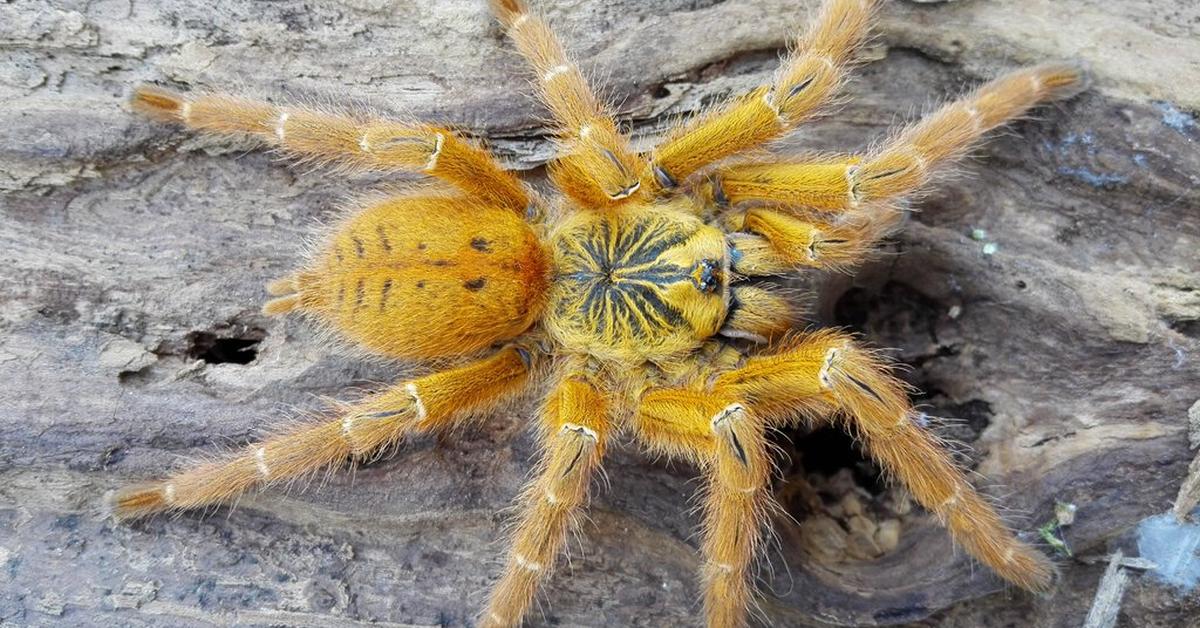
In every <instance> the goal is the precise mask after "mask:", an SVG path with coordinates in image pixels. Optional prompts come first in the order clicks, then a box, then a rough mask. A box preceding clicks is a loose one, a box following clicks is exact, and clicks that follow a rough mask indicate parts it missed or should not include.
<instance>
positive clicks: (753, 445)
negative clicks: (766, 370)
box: [634, 388, 771, 628]
mask: <svg viewBox="0 0 1200 628" xmlns="http://www.w3.org/2000/svg"><path fill="white" fill-rule="evenodd" d="M634 426H635V429H636V430H637V433H638V436H639V438H640V439H641V440H642V441H643V442H644V443H645V444H646V445H647V446H648V447H650V448H651V449H652V450H655V451H658V452H660V453H665V454H668V455H670V456H677V457H683V458H687V459H690V460H691V461H693V462H695V463H696V464H698V465H699V466H700V467H701V468H702V469H703V470H704V475H705V479H706V483H705V499H704V532H703V541H702V545H701V551H702V553H703V555H704V566H703V567H702V572H701V576H702V580H703V583H704V610H705V615H706V617H707V625H708V626H711V627H714V628H726V627H733V626H744V625H746V622H747V618H746V616H747V610H748V608H749V607H750V605H751V604H752V602H753V598H754V594H755V592H754V583H753V580H752V574H751V572H750V568H751V565H752V563H753V560H754V558H755V556H757V555H758V553H759V550H760V549H761V547H762V545H763V542H764V537H765V532H766V529H767V522H768V517H767V514H768V510H769V508H770V505H771V501H770V498H769V493H768V491H767V481H768V479H769V477H770V470H771V462H770V459H769V457H768V455H767V444H766V436H765V429H764V426H763V425H762V423H761V421H760V420H759V418H758V417H757V416H756V414H754V413H752V412H750V411H748V410H747V407H746V405H744V404H743V403H741V402H739V401H737V398H736V397H735V396H733V395H729V394H726V393H725V392H723V391H712V392H704V391H697V390H688V389H666V388H664V389H653V390H650V391H648V392H647V393H646V394H644V395H643V396H642V399H641V402H640V403H639V405H638V410H637V413H636V415H635V418H634Z"/></svg>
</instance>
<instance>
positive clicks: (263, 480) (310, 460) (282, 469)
mask: <svg viewBox="0 0 1200 628" xmlns="http://www.w3.org/2000/svg"><path fill="white" fill-rule="evenodd" d="M528 374H529V367H528V366H527V364H526V362H525V360H524V359H523V358H522V357H521V354H520V352H519V350H518V349H517V348H515V347H508V348H505V349H503V350H502V351H500V352H499V353H497V354H496V355H493V356H491V357H489V358H485V359H483V360H480V361H477V362H474V363H471V364H467V365H464V366H461V367H458V368H455V369H451V370H448V371H442V372H440V373H434V374H432V375H427V376H425V377H421V378H417V379H415V380H412V381H410V382H407V383H404V384H399V385H396V386H393V387H391V388H389V389H387V390H385V391H383V392H381V393H378V394H376V395H373V396H371V397H369V398H368V399H366V400H364V401H362V402H360V403H356V404H353V405H350V406H348V407H347V408H345V409H344V410H343V411H342V412H341V413H340V415H341V416H339V417H338V418H335V419H332V420H329V421H326V422H323V423H317V424H313V425H305V426H301V427H298V428H296V429H294V430H292V431H290V432H285V433H282V434H280V435H277V436H275V437H272V438H269V439H267V440H265V441H263V442H260V443H255V444H252V445H250V446H248V447H246V448H245V449H243V450H242V452H241V453H240V454H238V455H235V456H233V457H230V458H226V459H223V460H218V461H215V462H211V463H208V464H204V465H200V466H197V467H193V468H191V469H187V470H185V471H183V472H182V473H179V474H177V475H175V476H172V477H170V478H168V479H165V480H162V481H158V482H149V483H143V484H138V485H134V486H130V487H128V488H125V489H122V490H120V491H118V492H116V493H115V494H114V495H113V498H112V500H111V502H112V503H111V507H112V510H113V512H112V514H113V515H114V516H115V517H116V518H118V519H135V518H139V517H144V516H147V515H152V514H155V513H158V512H163V511H167V510H186V509H191V508H201V507H204V506H209V505H213V504H218V503H222V502H228V501H230V500H232V499H234V498H236V497H237V496H239V495H241V494H243V493H244V492H246V491H248V490H250V489H252V488H255V487H257V486H262V485H267V484H272V483H276V482H280V481H284V480H289V479H292V478H296V477H299V476H303V475H305V474H307V473H313V472H316V471H318V470H320V469H322V468H324V467H328V466H331V465H336V464H340V463H342V462H344V461H345V460H347V459H348V458H350V457H351V456H355V457H362V456H366V455H369V454H371V453H373V452H378V451H380V450H382V449H384V448H385V447H387V446H388V445H391V444H394V443H396V442H398V440H399V439H401V438H402V437H404V436H406V435H409V434H412V433H416V432H420V431H428V430H435V429H442V428H446V427H449V426H451V425H453V424H454V423H455V422H456V421H457V420H459V419H461V418H463V417H464V416H470V415H471V414H472V413H473V412H476V411H479V410H482V409H486V408H489V407H493V406H495V405H496V404H498V403H500V402H501V401H503V400H504V399H506V398H509V397H511V396H513V395H514V394H516V393H517V392H519V391H520V390H521V389H523V388H524V386H525V384H526V382H527V380H528Z"/></svg>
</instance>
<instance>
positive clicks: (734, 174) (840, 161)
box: [697, 64, 1086, 211]
mask: <svg viewBox="0 0 1200 628" xmlns="http://www.w3.org/2000/svg"><path fill="white" fill-rule="evenodd" d="M1085 82H1086V81H1085V77H1084V73H1083V71H1082V70H1081V69H1080V68H1079V67H1077V66H1073V65H1065V64H1047V65H1042V66H1037V67H1032V68H1026V69H1023V70H1017V71H1015V72H1011V73H1009V74H1007V75H1005V76H1003V77H1000V78H998V79H995V80H993V81H991V82H989V83H986V84H984V85H982V86H981V87H979V88H978V89H976V90H975V91H974V92H972V93H970V94H968V95H967V96H965V97H963V98H961V99H959V100H957V101H954V102H950V103H947V104H946V105H944V106H942V107H941V108H940V109H938V110H937V111H936V112H934V113H933V114H931V115H929V116H928V117H926V118H925V119H923V120H921V121H919V122H917V123H915V124H912V125H910V126H909V127H907V128H905V129H903V130H901V131H900V133H898V134H897V135H896V136H895V137H894V138H893V139H892V140H891V141H889V142H888V143H886V144H885V145H884V146H883V147H882V148H881V149H880V150H878V151H876V152H874V153H872V154H869V155H862V156H849V157H826V158H823V159H822V158H818V159H813V160H808V161H803V162H786V161H783V162H771V163H744V164H735V165H731V166H727V167H724V168H719V169H717V170H716V171H714V172H713V173H712V174H711V175H710V176H709V177H707V178H706V181H704V182H703V183H701V184H700V185H699V186H698V190H697V191H698V193H699V195H700V197H701V198H702V199H703V200H706V201H708V202H709V203H711V204H714V205H716V206H718V207H721V206H735V205H737V204H739V203H743V202H748V201H754V202H765V203H771V204H778V205H784V206H790V207H800V208H807V209H815V210H821V211H847V210H852V209H856V208H858V207H859V206H860V205H862V204H865V203H877V202H879V201H886V200H891V199H894V198H896V197H899V196H902V195H905V194H911V193H913V192H916V191H918V190H919V189H920V188H921V187H922V186H923V185H924V184H925V183H927V182H928V180H929V176H930V173H932V172H933V171H934V170H935V169H936V168H937V167H939V166H942V165H943V164H945V163H947V162H950V161H953V160H954V159H956V158H958V157H959V156H961V155H962V154H963V153H965V152H966V151H968V150H969V149H970V148H971V147H972V146H974V145H975V144H976V143H977V142H978V140H979V139H980V137H982V136H983V135H984V134H985V133H987V132H988V131H991V130H992V129H994V128H996V127H998V126H1000V125H1003V124H1005V123H1006V122H1008V121H1010V120H1012V119H1014V118H1016V117H1018V116H1021V115H1022V114H1024V113H1025V112H1027V111H1028V110H1029V109H1030V108H1032V107H1034V106H1035V105H1037V104H1039V103H1041V102H1044V101H1047V100H1057V99H1062V98H1067V97H1070V96H1072V95H1074V94H1075V93H1077V92H1078V91H1079V90H1080V89H1081V88H1082V87H1083V86H1084V85H1085Z"/></svg>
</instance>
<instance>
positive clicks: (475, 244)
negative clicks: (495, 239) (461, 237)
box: [471, 238, 492, 253]
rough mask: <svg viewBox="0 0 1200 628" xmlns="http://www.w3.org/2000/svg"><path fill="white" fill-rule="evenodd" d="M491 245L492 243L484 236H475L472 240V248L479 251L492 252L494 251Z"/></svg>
mask: <svg viewBox="0 0 1200 628" xmlns="http://www.w3.org/2000/svg"><path fill="white" fill-rule="evenodd" d="M491 246H492V243H491V242H488V241H487V240H486V239H484V238H474V239H472V240H471V248H473V249H475V250H476V251H479V252H480V253H491V252H492V248H491Z"/></svg>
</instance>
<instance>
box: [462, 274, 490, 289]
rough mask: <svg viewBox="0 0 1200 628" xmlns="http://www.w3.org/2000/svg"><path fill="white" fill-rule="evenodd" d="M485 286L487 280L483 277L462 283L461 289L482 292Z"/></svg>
mask: <svg viewBox="0 0 1200 628" xmlns="http://www.w3.org/2000/svg"><path fill="white" fill-rule="evenodd" d="M485 285H487V279H485V278H483V277H476V278H475V279H472V280H470V281H464V282H463V287H464V288H466V289H467V290H470V291H471V292H479V291H480V290H483V287H484V286H485Z"/></svg>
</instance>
